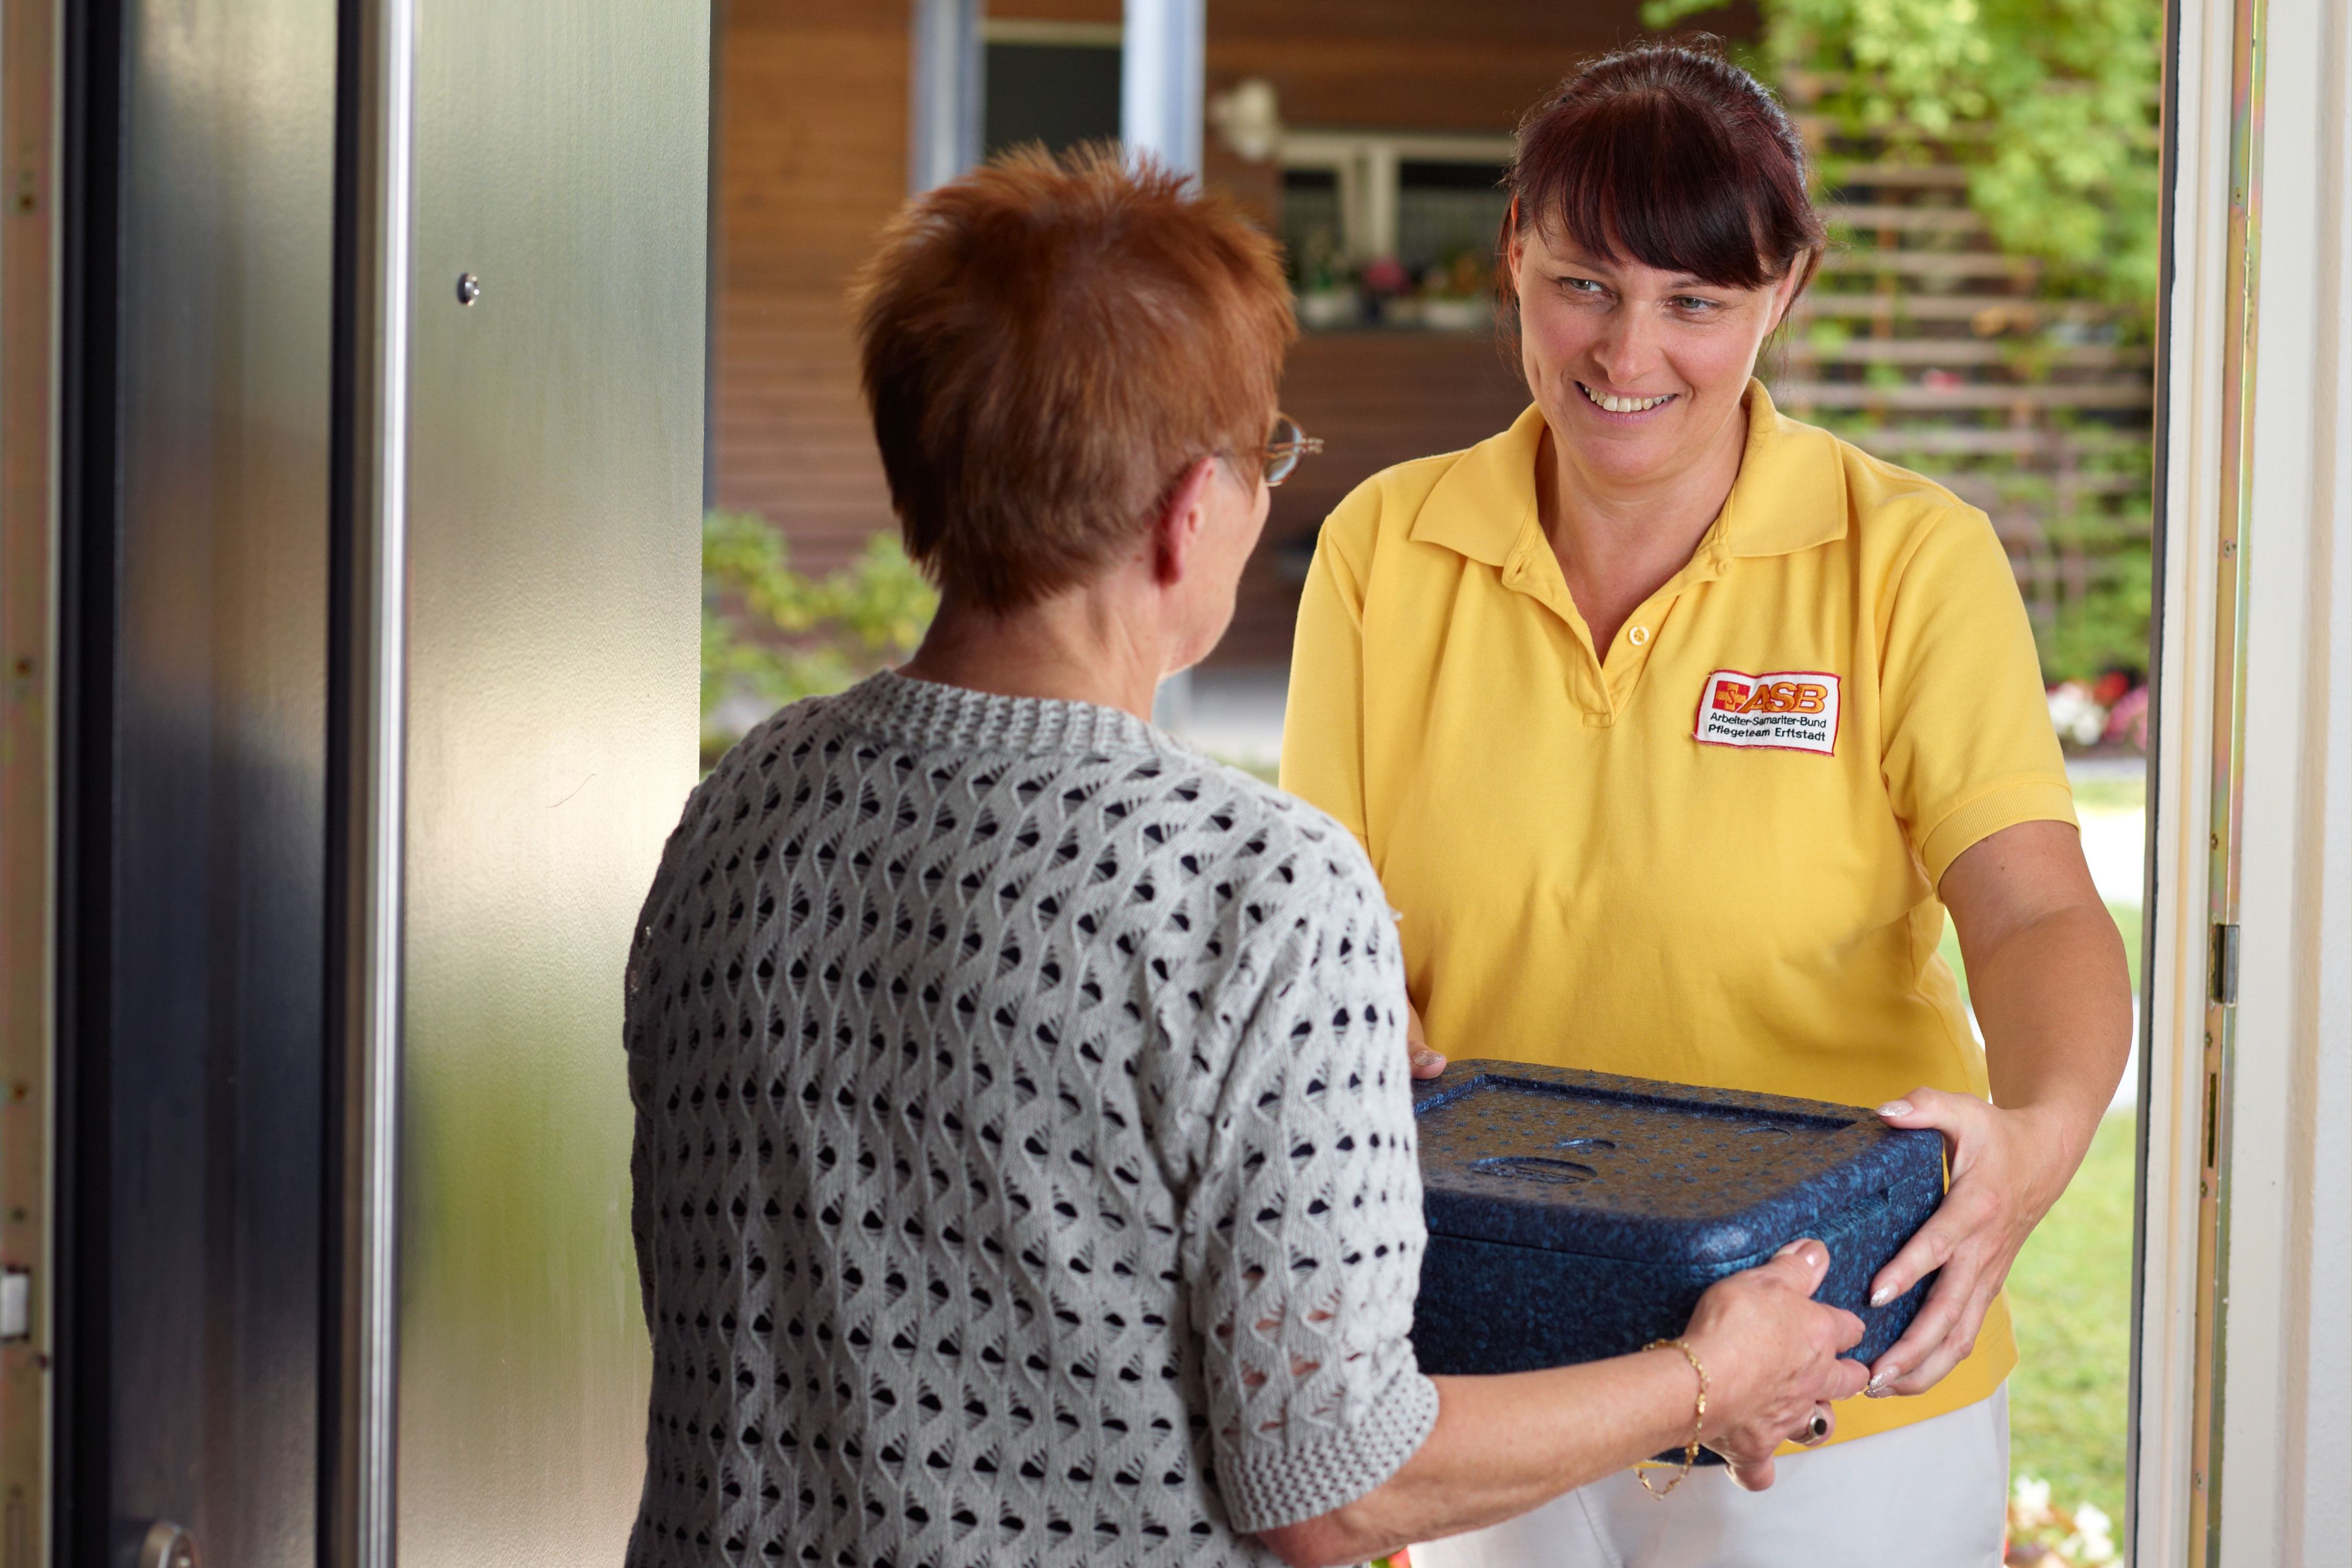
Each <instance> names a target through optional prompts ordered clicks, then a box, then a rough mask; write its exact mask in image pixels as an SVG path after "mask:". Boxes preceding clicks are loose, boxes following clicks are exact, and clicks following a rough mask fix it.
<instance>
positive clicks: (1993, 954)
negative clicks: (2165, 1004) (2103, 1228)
mask: <svg viewBox="0 0 2352 1568" xmlns="http://www.w3.org/2000/svg"><path fill="white" fill-rule="evenodd" d="M1967 958H1968V964H1969V994H1970V999H1971V1000H1972V1001H1973V1003H1974V1004H1975V1006H1976V1013H1977V1022H1978V1025H1979V1027H1980V1028H1982V1029H1983V1031H1984V1038H1985V1067H1986V1070H1987V1073H1988V1075H1989V1076H1990V1079H1991V1086H1992V1100H1993V1103H1994V1104H1995V1105H1997V1106H1999V1107H2000V1108H2001V1109H2002V1110H2011V1111H2017V1112H2020V1113H2022V1114H2025V1115H2029V1116H2032V1117H2034V1118H2037V1119H2039V1120H2042V1121H2044V1122H2045V1123H2046V1125H2047V1127H2048V1129H2049V1132H2050V1135H2051V1136H2053V1137H2054V1138H2056V1139H2057V1140H2058V1141H2059V1146H2060V1148H2061V1149H2063V1152H2064V1155H2065V1158H2064V1159H2063V1162H2060V1165H2061V1167H2062V1168H2060V1169H2059V1170H2057V1171H2056V1172H2055V1174H2056V1176H2057V1187H2058V1188H2063V1186H2064V1184H2065V1181H2066V1179H2067V1178H2068V1177H2070V1176H2071V1175H2072V1174H2073V1173H2074V1167H2075V1166H2076V1165H2077V1164H2078V1163H2081V1160H2082V1156H2083V1153H2084V1151H2085V1150H2086V1149H2087V1148H2088V1147H2089V1146H2090V1141H2091V1135H2092V1133H2093V1132H2094V1131H2096V1129H2097V1127H2098V1123H2099V1119H2100V1117H2101V1116H2103V1115H2104V1114H2105V1112H2106V1109H2107V1106H2108V1104H2109V1103H2110V1102H2111V1101H2112V1100H2113V1099H2114V1097H2115V1091H2116V1081H2117V1080H2118V1079H2120V1078H2121V1077H2122V1075H2123V1068H2124V1062H2125V1059H2126V1057H2127V1056H2128V1055H2129V1054H2130V1050H2131V1016H2132V1012H2131V1007H2132V999H2131V984H2130V980H2129V978H2128V974H2129V972H2128V970H2127V969H2126V965H2125V962H2124V949H2123V939H2122V938H2121V936H2119V935H2118V934H2117V933H2116V924H2115V921H2114V920H2113V919H2112V918H2111V917H2110V916H2109V915H2108V913H2107V911H2106V910H2105V908H2104V907H2103V906H2101V905H2097V904H2092V903H2076V904H2072V905H2068V906H2066V907H2064V908H2062V909H2058V910H2051V911H2050V912H2048V913H2046V914H2044V915H2042V917H2041V918H2040V919H2038V920H2035V921H2031V922H2029V923H2025V924H2021V925H2020V926H2018V927H2017V928H2016V929H2015V930H2013V931H2008V932H2005V933H2004V934H2003V937H2002V940H2001V941H2000V942H1999V943H1998V944H1997V945H1994V946H1992V947H1990V949H1989V950H1988V951H1986V952H1982V953H1976V952H1970V953H1969V954H1967ZM2047 1195H2048V1197H2050V1198H2052V1199H2054V1198H2055V1197H2056V1195H2057V1189H2056V1188H2053V1190H2052V1191H2051V1192H2050V1193H2049V1194H2047Z"/></svg>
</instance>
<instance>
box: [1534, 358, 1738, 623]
mask: <svg viewBox="0 0 2352 1568" xmlns="http://www.w3.org/2000/svg"><path fill="white" fill-rule="evenodd" d="M1747 445H1748V412H1747V406H1746V402H1745V400H1744V399H1743V400H1742V401H1741V402H1740V403H1738V404H1736V405H1733V408H1732V412H1731V414H1730V416H1728V417H1727V418H1726V419H1725V420H1724V422H1723V424H1722V426H1721V427H1720V428H1718V429H1717V430H1716V431H1714V432H1713V433H1711V434H1710V435H1709V436H1708V437H1707V438H1706V443H1705V444H1704V446H1703V447H1701V448H1700V449H1699V450H1698V451H1696V452H1695V453H1694V454H1693V455H1692V457H1691V458H1690V460H1689V461H1687V462H1685V463H1682V464H1679V465H1677V466H1676V467H1675V468H1673V469H1672V470H1670V471H1667V472H1664V473H1659V474H1655V475H1646V476H1643V478H1642V479H1638V480H1633V481H1620V480H1617V479H1613V478H1612V477H1610V476H1607V475H1603V474H1599V473H1595V472H1594V471H1593V470H1591V468H1587V467H1586V466H1585V465H1583V464H1581V463H1580V462H1578V461H1577V458H1576V454H1575V453H1574V452H1573V451H1571V450H1570V448H1569V447H1568V446H1567V445H1566V444H1565V443H1564V442H1561V441H1559V440H1557V439H1555V438H1554V437H1553V436H1552V433H1551V431H1550V429H1549V427H1548V426H1547V428H1546V429H1545V431H1544V437H1543V447H1542V451H1541V453H1540V454H1539V456H1538V458H1537V461H1536V512H1537V518H1538V521H1539V522H1541V524H1542V525H1543V531H1544V532H1545V534H1546V535H1547V536H1548V537H1549V539H1550V541H1551V547H1552V552H1553V553H1554V554H1555V555H1557V556H1558V557H1559V564H1560V571H1561V574H1563V575H1564V576H1565V577H1566V578H1567V580H1568V586H1569V592H1570V594H1571V595H1573V596H1574V597H1575V599H1576V602H1577V607H1578V609H1580V611H1582V612H1583V615H1584V617H1585V620H1586V622H1587V623H1588V625H1589V626H1591V631H1592V634H1593V638H1594V640H1595V641H1596V642H1597V643H1599V644H1601V646H1603V647H1605V646H1606V645H1607V644H1608V642H1609V640H1610V639H1611V638H1612V637H1614V636H1615V635H1616V628H1617V626H1619V625H1620V624H1621V623H1622V621H1623V619H1624V617H1625V616H1627V615H1628V614H1630V613H1631V612H1632V611H1633V607H1634V606H1635V605H1639V604H1640V603H1641V602H1642V601H1643V599H1646V598H1648V597H1649V596H1650V595H1652V594H1654V593H1655V592H1657V590H1658V589H1659V588H1660V587H1662V586H1664V584H1665V582H1666V580H1667V579H1668V578H1670V577H1672V576H1673V575H1674V574H1675V573H1676V572H1679V571H1680V570H1682V568H1683V566H1684V565H1685V563H1687V562H1688V561H1689V560H1690V558H1691V555H1692V553H1693V552H1695V551H1696V550H1697V548H1698V542H1699V541H1700V540H1701V539H1703V538H1705V537H1706V531H1707V529H1708V528H1709V527H1711V526H1713V524H1714V522H1715V520H1716V518H1717V516H1718V515H1720V514H1721V512H1722V510H1723V503H1724V502H1725V501H1726V500H1728V499H1729V498H1730V495H1731V487H1732V483H1733V481H1735V480H1737V479H1738V478H1739V460H1740V457H1741V455H1742V454H1743V453H1744V452H1745V450H1746V449H1747Z"/></svg>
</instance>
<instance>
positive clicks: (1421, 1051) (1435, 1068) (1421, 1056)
mask: <svg viewBox="0 0 2352 1568" xmlns="http://www.w3.org/2000/svg"><path fill="white" fill-rule="evenodd" d="M1404 1054H1405V1059H1406V1060H1407V1061H1408V1062H1411V1063H1412V1076H1413V1077H1415V1078H1435V1077H1436V1076H1437V1075H1438V1074H1439V1073H1442V1072H1444V1070H1445V1058H1444V1056H1443V1055H1441V1054H1440V1053H1439V1052H1437V1051H1435V1050H1433V1049H1432V1048H1431V1047H1430V1044H1429V1030H1428V1029H1427V1028H1425V1027H1424V1026H1423V1024H1422V1021H1421V1009H1420V1008H1418V1007H1416V1006H1414V1005H1412V1003H1410V1002H1408V1003H1406V1004H1405V1005H1404Z"/></svg>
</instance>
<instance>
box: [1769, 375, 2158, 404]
mask: <svg viewBox="0 0 2352 1568" xmlns="http://www.w3.org/2000/svg"><path fill="white" fill-rule="evenodd" d="M1772 397H1773V400H1774V401H1775V402H1777V403H1779V404H1780V405H1782V406H1784V407H1787V408H1792V409H1797V408H1861V409H1881V408H1883V409H1889V410H1897V409H1899V410H1903V411H1906V412H1919V413H1925V412H1928V411H1937V412H1945V413H1957V412H1958V411H1959V410H1961V409H1967V408H1992V409H2004V408H2036V409H2040V408H2107V409H2121V408H2134V409H2137V408H2150V407H2153V406H2154V405H2155V403H2156V389H2155V388H2154V387H2153V386H2151V385H2150V384H2148V383H2147V380H2146V379H2145V378H2142V377H2135V378H2133V379H2131V380H2129V381H2103V382H2088V383H2085V384H2083V385H2080V386H2051V385H2034V386H1993V385H1990V384H1969V385H1966V386H1867V385H1864V384H1863V383H1861V382H1858V381H1847V382H1839V381H1790V382H1784V383H1782V384H1780V385H1778V386H1776V387H1774V388H1773V391H1772Z"/></svg>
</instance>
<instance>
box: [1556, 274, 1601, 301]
mask: <svg viewBox="0 0 2352 1568" xmlns="http://www.w3.org/2000/svg"><path fill="white" fill-rule="evenodd" d="M1559 286H1560V287H1561V288H1562V289H1567V290H1568V291H1569V292H1570V293H1571V294H1582V295H1585V296H1587V297H1591V296H1592V295H1596V294H1605V293H1607V292H1608V291H1609V290H1608V289H1606V288H1605V287H1603V286H1602V285H1601V284H1599V283H1596V282H1594V281H1593V280H1592V279H1590V278H1563V279H1559Z"/></svg>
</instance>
